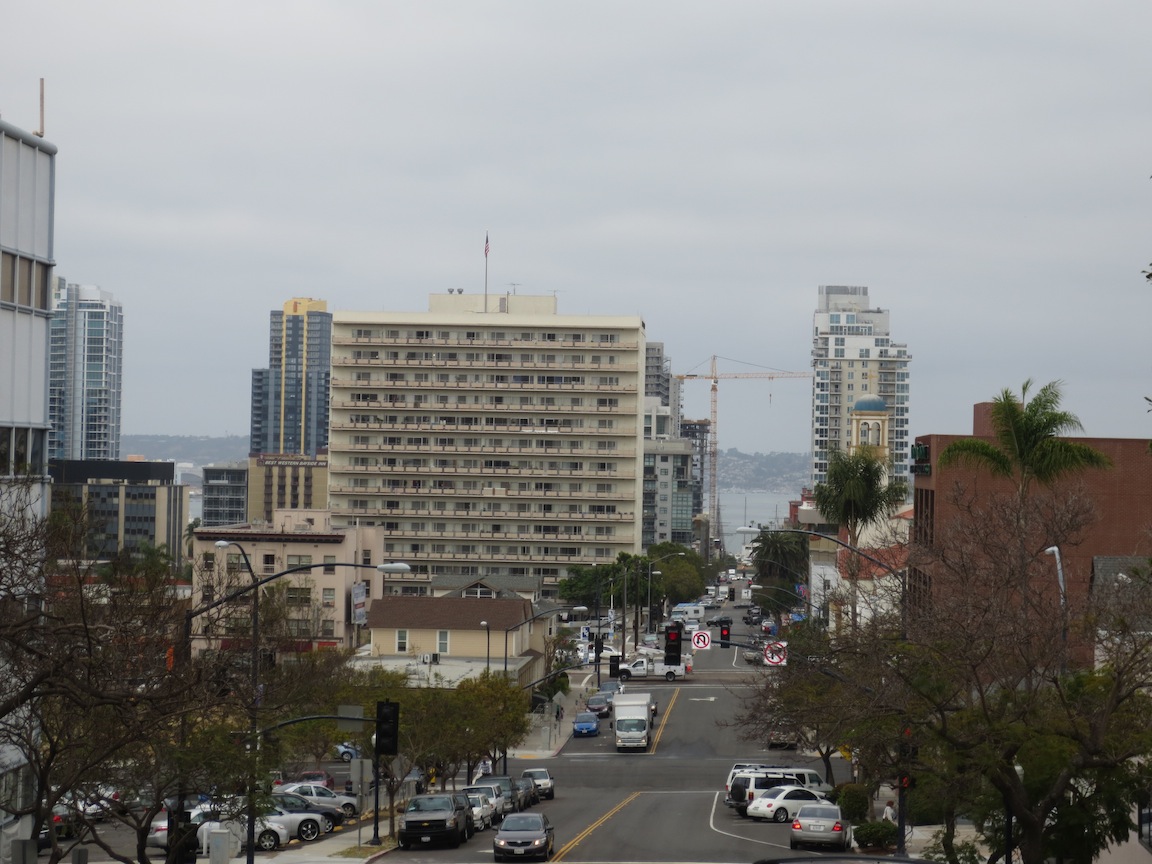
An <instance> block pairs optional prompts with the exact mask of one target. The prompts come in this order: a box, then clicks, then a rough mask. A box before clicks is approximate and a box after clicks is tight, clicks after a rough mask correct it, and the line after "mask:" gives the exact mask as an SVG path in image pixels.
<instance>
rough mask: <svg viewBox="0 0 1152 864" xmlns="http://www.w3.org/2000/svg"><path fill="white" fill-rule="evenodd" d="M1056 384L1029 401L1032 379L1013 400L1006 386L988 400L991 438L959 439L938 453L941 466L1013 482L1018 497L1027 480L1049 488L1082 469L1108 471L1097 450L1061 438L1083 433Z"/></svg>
mask: <svg viewBox="0 0 1152 864" xmlns="http://www.w3.org/2000/svg"><path fill="white" fill-rule="evenodd" d="M1060 388H1061V382H1060V381H1052V382H1050V383H1048V384H1045V385H1044V386H1043V387H1041V388H1040V389H1039V390H1038V391H1037V392H1036V395H1035V396H1033V397H1032V398H1031V399H1029V398H1028V394H1029V391H1030V390H1031V389H1032V381H1031V380H1028V381H1025V382H1024V385H1023V386H1022V387H1021V388H1020V395H1019V397H1017V395H1016V394H1015V393H1013V392H1012V391H1011V390H1008V389H1007V388H1005V389H1004V390H1002V391H1001V392H1000V394H999V395H998V396H997V397H996V398H995V399H993V400H992V412H991V414H992V433H993V440H992V441H987V440H985V439H983V438H961V439H960V440H958V441H953V442H952V443H951V444H949V445H948V446H947V447H945V448H944V451H943V452H942V453H941V454H940V457H939V460H938V463H939V465H940V467H942V468H943V467H947V466H949V465H956V464H967V465H972V466H975V467H978V468H984V469H986V470H988V471H989V472H991V473H992V475H993V476H996V477H1004V478H1006V479H1010V480H1012V481H1013V482H1014V484H1015V486H1016V493H1017V495H1018V496H1019V497H1021V498H1023V497H1024V496H1025V495H1027V494H1028V489H1029V487H1030V485H1031V483H1032V481H1034V480H1035V481H1036V482H1037V483H1040V484H1041V485H1045V486H1048V485H1051V484H1052V483H1053V482H1055V481H1056V480H1058V479H1060V478H1061V477H1064V476H1066V475H1068V474H1073V473H1076V472H1079V471H1083V470H1084V469H1086V468H1107V467H1109V466H1111V464H1112V462H1111V460H1110V459H1109V458H1108V457H1107V456H1105V455H1104V454H1103V453H1101V452H1099V451H1098V450H1095V449H1093V448H1092V447H1089V446H1088V445H1087V444H1081V443H1079V442H1077V441H1069V440H1067V439H1066V438H1064V437H1061V436H1066V435H1068V434H1070V433H1072V432H1079V431H1081V430H1082V429H1083V426H1082V425H1081V424H1080V420H1079V419H1078V418H1077V417H1076V415H1075V414H1072V413H1071V412H1069V411H1064V410H1062V409H1061V408H1060V400H1061V392H1060Z"/></svg>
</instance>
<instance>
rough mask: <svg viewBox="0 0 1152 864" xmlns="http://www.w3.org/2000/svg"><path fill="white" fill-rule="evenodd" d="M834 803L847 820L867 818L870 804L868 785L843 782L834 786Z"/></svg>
mask: <svg viewBox="0 0 1152 864" xmlns="http://www.w3.org/2000/svg"><path fill="white" fill-rule="evenodd" d="M834 797H835V799H836V803H837V804H839V805H840V812H841V813H843V814H844V818H845V819H847V820H848V821H849V822H862V821H864V820H865V819H867V818H868V815H869V812H868V811H869V810H870V808H871V806H872V802H871V799H870V798H869V797H868V787H867V786H864V785H862V784H860V783H844V784H842V785H840V786H837V787H836V794H835V796H834Z"/></svg>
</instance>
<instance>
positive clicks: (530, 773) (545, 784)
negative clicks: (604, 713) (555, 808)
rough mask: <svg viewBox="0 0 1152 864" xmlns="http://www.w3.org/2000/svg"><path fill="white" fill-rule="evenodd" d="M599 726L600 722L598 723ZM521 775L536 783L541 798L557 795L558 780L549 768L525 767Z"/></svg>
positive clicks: (550, 797)
mask: <svg viewBox="0 0 1152 864" xmlns="http://www.w3.org/2000/svg"><path fill="white" fill-rule="evenodd" d="M596 725H597V726H599V725H600V724H599V722H597V724H596ZM520 776H521V777H527V778H528V779H529V780H531V781H532V782H533V783H535V784H536V788H537V789H538V790H539V794H540V797H541V798H547V799H549V800H551V799H553V798H555V797H556V780H555V778H554V777H553V776H552V772H551V771H549V770H548V769H547V768H525V769H524V773H523V774H521V775H520Z"/></svg>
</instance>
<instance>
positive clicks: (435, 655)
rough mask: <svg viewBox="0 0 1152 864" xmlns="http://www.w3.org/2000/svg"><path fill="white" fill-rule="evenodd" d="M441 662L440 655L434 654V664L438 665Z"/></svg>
mask: <svg viewBox="0 0 1152 864" xmlns="http://www.w3.org/2000/svg"><path fill="white" fill-rule="evenodd" d="M439 662H440V655H439V654H433V655H432V664H433V665H436V664H437V663H439Z"/></svg>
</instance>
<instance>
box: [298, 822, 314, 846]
mask: <svg viewBox="0 0 1152 864" xmlns="http://www.w3.org/2000/svg"><path fill="white" fill-rule="evenodd" d="M296 836H297V837H299V838H300V839H301V840H305V841H309V840H315V839H316V838H317V837H319V836H320V823H319V822H317V821H316V820H315V819H305V820H304V821H303V822H301V823H300V827H299V828H297V829H296Z"/></svg>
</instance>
